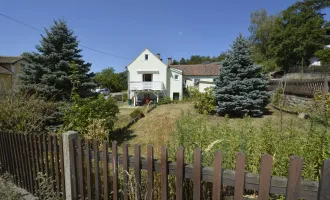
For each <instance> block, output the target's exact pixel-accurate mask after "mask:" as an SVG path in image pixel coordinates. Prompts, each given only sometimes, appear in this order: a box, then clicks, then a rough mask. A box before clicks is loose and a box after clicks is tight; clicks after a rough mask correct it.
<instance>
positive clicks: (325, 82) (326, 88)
mask: <svg viewBox="0 0 330 200" xmlns="http://www.w3.org/2000/svg"><path fill="white" fill-rule="evenodd" d="M328 92H329V83H328V75H325V76H324V83H323V91H322V100H325V99H326V95H327V93H328Z"/></svg>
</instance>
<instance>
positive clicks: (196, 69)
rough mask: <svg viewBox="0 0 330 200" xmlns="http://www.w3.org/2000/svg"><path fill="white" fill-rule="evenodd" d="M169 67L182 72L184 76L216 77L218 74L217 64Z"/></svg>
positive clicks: (218, 67)
mask: <svg viewBox="0 0 330 200" xmlns="http://www.w3.org/2000/svg"><path fill="white" fill-rule="evenodd" d="M170 67H172V68H175V69H180V70H182V71H183V72H182V74H183V75H184V76H218V75H219V74H220V65H219V64H197V65H171V66H170Z"/></svg>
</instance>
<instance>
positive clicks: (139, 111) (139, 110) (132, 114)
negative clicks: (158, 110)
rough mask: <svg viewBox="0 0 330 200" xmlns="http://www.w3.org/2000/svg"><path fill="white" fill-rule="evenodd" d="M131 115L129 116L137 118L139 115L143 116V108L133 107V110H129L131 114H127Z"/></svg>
mask: <svg viewBox="0 0 330 200" xmlns="http://www.w3.org/2000/svg"><path fill="white" fill-rule="evenodd" d="M129 115H130V116H131V118H133V119H134V118H137V117H140V116H144V113H143V110H142V109H140V108H137V109H134V111H133V112H131V114H129Z"/></svg>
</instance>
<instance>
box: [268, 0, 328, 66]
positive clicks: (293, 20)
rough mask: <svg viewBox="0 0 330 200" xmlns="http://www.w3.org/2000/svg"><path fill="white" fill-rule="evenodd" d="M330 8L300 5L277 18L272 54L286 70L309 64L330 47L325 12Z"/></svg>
mask: <svg viewBox="0 0 330 200" xmlns="http://www.w3.org/2000/svg"><path fill="white" fill-rule="evenodd" d="M329 4H330V3H329V1H322V0H316V1H311V0H305V1H302V2H301V1H298V2H297V3H295V4H293V5H292V6H290V7H289V8H287V9H286V10H284V11H283V12H282V14H281V17H279V18H277V20H276V21H275V26H276V27H275V28H274V30H273V32H272V34H271V36H270V40H269V50H268V52H269V54H270V55H272V57H273V58H275V60H276V64H277V65H279V66H280V67H282V69H284V70H288V69H289V68H290V67H294V66H304V65H306V64H308V62H309V61H308V59H309V58H310V57H312V56H314V54H315V52H316V51H318V50H321V49H323V48H324V46H325V45H326V44H328V42H329V38H328V39H327V37H326V36H325V31H326V29H325V28H324V25H325V23H326V21H325V20H324V16H323V14H322V13H321V10H322V9H324V8H326V7H329Z"/></svg>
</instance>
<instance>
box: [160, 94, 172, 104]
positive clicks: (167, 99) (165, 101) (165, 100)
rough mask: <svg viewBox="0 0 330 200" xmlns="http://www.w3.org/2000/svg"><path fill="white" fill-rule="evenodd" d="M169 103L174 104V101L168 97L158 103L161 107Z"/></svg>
mask: <svg viewBox="0 0 330 200" xmlns="http://www.w3.org/2000/svg"><path fill="white" fill-rule="evenodd" d="M169 103H172V100H171V98H170V97H168V96H166V97H165V98H160V99H159V101H158V104H159V105H162V104H169Z"/></svg>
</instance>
